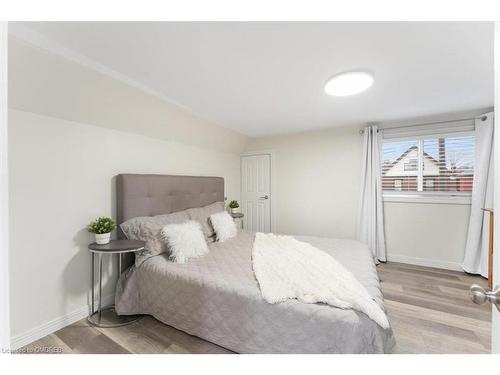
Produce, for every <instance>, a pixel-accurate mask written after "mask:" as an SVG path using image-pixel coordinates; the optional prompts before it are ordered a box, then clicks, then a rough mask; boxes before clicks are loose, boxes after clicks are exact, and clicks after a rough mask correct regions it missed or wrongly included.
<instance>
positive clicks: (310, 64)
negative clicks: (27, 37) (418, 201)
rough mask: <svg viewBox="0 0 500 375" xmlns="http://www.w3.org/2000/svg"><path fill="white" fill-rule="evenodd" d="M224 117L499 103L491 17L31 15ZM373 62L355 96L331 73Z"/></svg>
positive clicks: (266, 118)
mask: <svg viewBox="0 0 500 375" xmlns="http://www.w3.org/2000/svg"><path fill="white" fill-rule="evenodd" d="M20 27H27V28H30V29H31V30H34V31H36V32H38V33H40V34H42V35H43V36H44V37H46V38H48V39H50V40H51V41H53V42H56V43H58V44H59V45H61V46H63V47H65V48H67V49H69V50H71V51H73V52H75V53H77V54H80V55H83V56H85V57H86V58H87V59H90V60H92V61H94V62H96V63H98V64H101V65H104V66H106V67H107V68H109V69H111V70H113V71H115V72H117V73H119V74H121V75H122V76H126V77H128V78H129V79H131V80H133V81H135V82H138V83H140V85H141V86H143V87H147V88H149V89H151V90H154V91H156V92H158V93H160V94H161V95H162V96H164V97H167V98H169V99H170V100H172V101H174V102H176V103H179V104H181V105H182V106H184V107H187V108H188V109H190V110H191V111H192V112H194V113H196V114H198V115H200V116H202V117H204V118H206V119H209V120H212V121H214V122H216V123H218V124H220V125H222V126H224V127H227V128H232V129H234V130H237V131H239V132H241V133H244V134H247V135H249V136H263V135H270V134H277V133H288V132H296V131H305V130H313V129H320V128H326V127H333V126H343V125H354V124H356V125H359V124H360V123H366V122H371V121H394V120H398V119H406V118H412V117H419V116H431V115H437V114H442V113H449V112H450V113H451V112H457V111H467V110H474V109H477V108H485V107H491V106H493V95H494V89H493V84H494V82H493V77H494V71H493V70H494V68H493V25H492V24H491V23H338V22H332V23H169V22H154V23H138V22H102V23H96V22H42V23H22V24H20ZM350 70H364V71H369V72H371V73H372V74H373V75H374V76H375V84H374V86H372V88H371V89H370V90H368V91H366V92H365V93H362V94H358V95H356V96H352V97H330V96H327V95H326V94H325V93H324V91H323V86H324V83H325V82H326V81H327V79H328V78H330V77H331V76H333V75H335V74H337V73H339V72H343V71H350Z"/></svg>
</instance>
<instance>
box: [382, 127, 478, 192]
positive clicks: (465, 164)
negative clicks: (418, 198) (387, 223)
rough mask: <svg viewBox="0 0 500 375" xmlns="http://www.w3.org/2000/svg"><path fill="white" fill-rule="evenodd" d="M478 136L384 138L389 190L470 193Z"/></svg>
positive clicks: (384, 183)
mask: <svg viewBox="0 0 500 375" xmlns="http://www.w3.org/2000/svg"><path fill="white" fill-rule="evenodd" d="M474 143H475V142H474V136H473V135H460V136H454V135H451V136H439V137H432V136H429V137H425V138H423V139H416V140H404V141H402V140H393V139H387V140H384V144H383V147H382V189H383V190H384V191H385V192H391V191H393V192H396V191H397V192H413V193H415V192H423V193H427V192H432V193H437V194H445V193H448V194H464V195H466V194H470V193H471V192H472V183H473V179H474Z"/></svg>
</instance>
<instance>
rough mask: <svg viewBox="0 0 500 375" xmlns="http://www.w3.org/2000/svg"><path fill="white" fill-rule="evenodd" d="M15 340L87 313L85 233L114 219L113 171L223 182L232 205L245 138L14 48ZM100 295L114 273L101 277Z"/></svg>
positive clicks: (57, 60)
mask: <svg viewBox="0 0 500 375" xmlns="http://www.w3.org/2000/svg"><path fill="white" fill-rule="evenodd" d="M11 42H12V43H11V44H10V45H9V68H10V67H12V69H11V71H10V73H9V97H10V98H12V101H10V103H9V106H10V110H9V138H8V146H9V187H10V192H9V194H10V195H9V200H10V201H9V203H10V269H11V270H12V272H11V277H10V292H11V309H10V312H11V317H12V320H11V332H12V338H13V343H14V345H13V346H14V347H17V346H19V345H23V344H26V343H28V342H30V341H32V340H34V339H37V338H38V337H42V336H44V335H46V334H48V333H50V332H51V331H53V330H56V329H58V328H61V326H62V325H64V324H69V323H71V322H72V320H74V319H77V318H81V317H82V316H84V315H85V314H86V313H87V303H88V302H89V289H90V288H89V287H90V255H89V252H88V250H87V244H88V243H90V242H92V241H93V239H92V236H91V235H90V234H88V233H87V232H86V226H87V224H88V223H89V221H90V220H91V219H93V218H95V217H97V216H99V215H109V216H112V217H114V216H115V195H114V178H113V177H114V176H116V175H117V174H119V173H159V174H183V175H210V176H222V177H224V178H225V189H226V196H227V197H228V198H229V199H239V195H240V164H239V155H240V153H241V152H242V151H243V145H244V143H245V141H246V137H244V136H242V135H241V134H239V133H236V132H233V131H230V130H227V129H224V128H221V127H219V126H217V125H215V124H212V123H209V122H206V121H204V120H203V119H200V118H197V117H196V116H194V115H192V114H190V113H188V112H186V111H185V110H183V109H181V108H178V107H176V106H174V105H172V104H171V103H168V102H166V101H162V100H160V99H158V98H157V97H154V96H152V95H149V94H147V93H144V92H142V91H141V90H139V89H136V88H133V87H130V86H127V85H125V84H123V83H122V82H118V81H116V80H114V79H111V78H109V77H106V76H103V75H102V74H99V73H97V72H94V71H92V70H90V69H87V68H83V67H82V66H79V65H78V64H76V63H74V62H70V61H67V60H65V59H63V58H61V57H58V56H55V55H51V54H50V53H48V52H45V51H42V50H39V49H37V48H35V47H33V46H30V45H27V44H25V43H21V42H18V41H16V40H15V39H11ZM106 270H107V271H106V272H107V274H108V275H109V278H111V280H109V282H106V285H105V291H104V296H111V297H112V294H113V289H114V285H115V279H116V273H113V270H112V268H111V269H110V268H109V266H108V267H107V268H106Z"/></svg>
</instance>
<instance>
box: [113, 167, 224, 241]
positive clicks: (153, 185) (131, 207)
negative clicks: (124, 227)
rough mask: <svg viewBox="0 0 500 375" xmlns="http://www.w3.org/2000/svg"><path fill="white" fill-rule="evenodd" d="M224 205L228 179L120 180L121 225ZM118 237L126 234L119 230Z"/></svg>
mask: <svg viewBox="0 0 500 375" xmlns="http://www.w3.org/2000/svg"><path fill="white" fill-rule="evenodd" d="M218 201H220V202H224V178H222V177H201V176H171V175H155V174H119V175H118V176H117V177H116V219H117V222H118V224H121V223H123V222H124V221H126V220H128V219H131V218H133V217H137V216H154V215H161V214H169V213H172V212H177V211H182V210H185V209H188V208H193V207H203V206H206V205H209V204H211V203H214V202H218ZM118 238H124V234H123V233H122V231H121V230H120V229H119V228H118Z"/></svg>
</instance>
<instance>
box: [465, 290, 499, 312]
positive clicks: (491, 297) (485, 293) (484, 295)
mask: <svg viewBox="0 0 500 375" xmlns="http://www.w3.org/2000/svg"><path fill="white" fill-rule="evenodd" d="M470 298H471V299H472V302H474V303H476V304H478V305H482V304H483V303H486V302H490V303H492V304H494V305H495V306H496V308H497V310H498V311H500V287H498V286H497V287H496V288H495V289H494V290H489V289H485V288H483V287H482V286H479V285H476V284H474V285H472V286H471V287H470Z"/></svg>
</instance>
